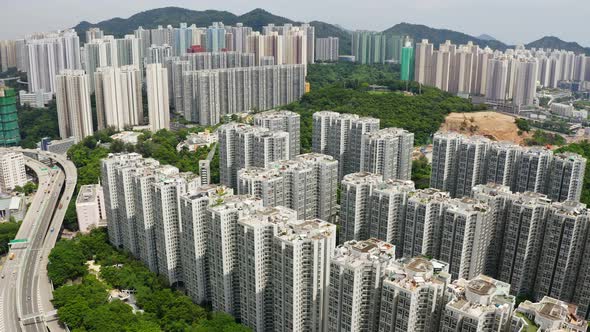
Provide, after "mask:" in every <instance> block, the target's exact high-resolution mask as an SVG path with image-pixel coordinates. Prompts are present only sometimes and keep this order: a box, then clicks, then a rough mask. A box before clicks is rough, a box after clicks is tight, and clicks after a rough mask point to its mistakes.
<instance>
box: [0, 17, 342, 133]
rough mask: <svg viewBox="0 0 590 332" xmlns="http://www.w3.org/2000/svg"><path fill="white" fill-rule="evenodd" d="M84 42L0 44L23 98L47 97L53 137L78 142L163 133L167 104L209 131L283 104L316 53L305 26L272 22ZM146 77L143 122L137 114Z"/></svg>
mask: <svg viewBox="0 0 590 332" xmlns="http://www.w3.org/2000/svg"><path fill="white" fill-rule="evenodd" d="M85 37H86V38H85V40H86V43H85V44H84V46H83V47H82V48H81V47H80V40H79V37H78V36H77V34H76V32H75V31H73V30H67V31H59V32H56V33H43V34H36V35H31V36H27V37H26V38H25V39H22V40H18V41H2V42H0V58H1V60H0V62H1V63H2V69H7V68H10V67H17V68H18V69H19V70H21V71H23V72H27V74H28V81H29V91H28V93H25V92H22V93H21V99H22V100H23V101H24V102H28V103H31V104H32V105H33V106H37V107H42V106H44V104H45V103H46V102H47V101H48V100H49V99H50V98H49V99H48V98H47V96H49V97H50V96H51V95H53V94H55V95H56V98H57V105H58V115H59V122H60V136H62V137H71V136H73V137H75V138H76V139H77V140H80V139H82V138H83V137H85V136H87V135H90V134H91V133H92V131H93V128H94V127H98V128H99V129H102V128H104V127H109V126H112V127H115V128H116V129H119V130H121V129H123V128H124V127H127V126H135V125H144V124H146V123H149V126H150V128H151V129H152V130H154V131H157V130H159V129H162V128H169V126H170V114H169V112H170V107H171V106H172V107H173V108H174V109H175V110H176V112H178V113H180V114H182V115H184V116H185V118H186V119H188V120H190V121H193V122H198V123H200V124H204V125H214V124H217V123H219V122H220V119H221V118H222V117H223V116H225V115H228V114H234V113H241V112H245V111H251V110H266V109H271V108H274V107H277V106H280V105H284V104H288V103H291V102H293V101H295V100H297V99H298V98H299V97H301V95H303V93H304V92H305V88H306V87H305V75H306V64H307V63H313V62H314V55H315V31H314V28H313V27H312V26H310V25H309V24H302V25H300V26H293V25H290V24H286V25H284V26H275V25H272V24H271V25H268V26H265V27H263V31H262V32H261V33H260V32H254V31H252V28H250V27H244V26H243V25H242V24H237V25H236V26H235V27H230V26H224V25H223V24H222V23H214V24H212V25H211V26H210V27H208V28H198V27H196V26H195V25H192V26H190V27H189V26H187V24H185V23H183V24H181V25H180V26H179V27H178V28H172V27H171V26H168V27H166V28H163V27H161V26H160V27H158V28H156V29H151V30H145V29H143V28H141V27H139V28H138V29H137V30H135V31H134V33H133V34H130V35H125V36H124V37H123V38H115V37H113V36H107V35H104V33H103V32H102V31H101V30H100V29H97V28H91V29H90V30H89V31H87V32H86V36H85ZM336 43H337V41H336ZM336 49H337V45H336ZM19 60H22V61H19ZM144 75H145V76H144ZM144 79H145V87H146V90H147V92H148V93H147V97H148V98H147V103H148V118H149V121H145V119H144V114H143V103H144V102H145V101H144V100H143V98H142V89H143V83H144ZM84 81H85V82H84ZM93 93H94V94H96V103H97V106H96V108H97V113H98V114H97V115H98V119H97V122H98V123H96V124H93V123H92V116H91V108H90V96H91V95H92V94H93ZM74 104H75V105H74Z"/></svg>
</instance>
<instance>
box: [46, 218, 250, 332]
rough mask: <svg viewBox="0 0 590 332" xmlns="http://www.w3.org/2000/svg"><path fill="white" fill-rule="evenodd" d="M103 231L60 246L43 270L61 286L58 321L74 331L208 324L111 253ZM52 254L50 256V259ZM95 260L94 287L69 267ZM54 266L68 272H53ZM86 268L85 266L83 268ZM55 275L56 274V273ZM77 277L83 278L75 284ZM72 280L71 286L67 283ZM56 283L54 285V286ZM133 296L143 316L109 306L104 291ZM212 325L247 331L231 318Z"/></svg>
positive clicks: (198, 311)
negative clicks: (124, 291)
mask: <svg viewBox="0 0 590 332" xmlns="http://www.w3.org/2000/svg"><path fill="white" fill-rule="evenodd" d="M107 238H108V236H107V233H106V230H104V229H95V230H93V231H92V232H91V233H90V234H88V235H78V236H76V237H75V238H74V239H72V240H62V241H60V242H59V243H58V245H57V246H56V247H55V248H54V249H53V251H52V253H51V255H50V257H51V259H52V260H51V264H49V265H48V269H50V270H51V271H52V272H51V273H52V275H58V276H59V277H60V278H62V279H63V280H62V282H61V283H59V284H56V285H61V286H59V287H58V288H57V289H56V290H55V291H54V299H53V303H54V305H55V307H56V308H57V309H58V316H59V318H60V321H62V322H64V323H66V324H68V326H69V327H70V328H71V329H72V330H74V331H76V330H78V331H109V330H113V331H130V332H135V331H142V332H143V331H162V330H163V331H171V332H172V331H179V332H180V331H189V330H191V329H192V328H193V327H198V326H206V325H202V324H203V323H204V322H206V321H208V320H209V319H213V318H214V317H216V316H215V315H214V316H212V317H208V315H207V312H206V310H205V309H204V308H202V307H200V306H198V305H196V304H194V303H193V302H192V301H191V300H190V299H189V298H188V297H187V296H185V295H183V294H181V293H180V292H179V291H176V290H172V289H170V288H169V287H168V286H167V284H166V282H165V281H164V280H163V279H162V278H161V277H159V276H157V275H156V274H154V273H153V272H151V271H149V269H147V267H146V266H145V265H143V264H142V263H141V262H139V261H136V260H135V259H134V258H132V257H130V256H128V255H127V254H126V253H124V252H121V251H118V250H116V249H115V248H113V247H112V246H110V245H109V244H108V243H107ZM54 252H55V253H54ZM89 259H94V260H95V261H96V264H99V265H100V266H101V270H100V278H101V280H102V281H99V280H98V279H97V278H96V277H95V276H94V275H92V274H88V273H87V272H85V273H80V271H79V270H77V269H75V268H70V267H71V266H76V267H77V266H83V265H84V262H86V260H89ZM54 265H65V266H67V267H68V268H65V269H59V270H57V269H55V267H54ZM84 268H85V266H84ZM57 272H59V273H57ZM81 276H82V278H80V277H81ZM70 280H76V282H75V283H69V282H68V281H70ZM54 283H55V281H54ZM110 288H119V289H130V290H135V291H136V293H135V297H136V299H137V305H138V306H139V307H140V308H141V309H142V310H143V311H144V314H140V313H133V312H132V309H131V307H130V306H128V305H127V304H126V303H124V302H121V301H119V300H114V301H111V302H109V294H108V291H107V289H110ZM213 325H214V326H216V327H219V328H220V329H219V331H249V330H248V329H245V328H244V327H243V326H241V325H239V324H237V323H235V321H234V320H233V318H231V316H229V318H227V317H226V318H224V319H221V318H219V317H218V319H217V320H216V321H215V322H213Z"/></svg>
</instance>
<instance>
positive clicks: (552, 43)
mask: <svg viewBox="0 0 590 332" xmlns="http://www.w3.org/2000/svg"><path fill="white" fill-rule="evenodd" d="M181 22H186V23H188V24H193V23H194V24H196V25H197V26H209V25H211V23H213V22H223V23H224V24H227V25H235V24H236V23H244V25H246V26H251V27H252V28H254V30H261V28H262V27H263V26H265V25H267V24H270V23H274V24H285V23H301V22H298V21H296V20H292V19H289V18H286V17H281V16H277V15H274V14H272V13H269V12H268V11H266V10H264V9H261V8H257V9H254V10H252V11H250V12H248V13H245V14H243V15H236V14H233V13H230V12H228V11H219V10H203V11H198V10H191V9H185V8H179V7H165V8H157V9H151V10H147V11H143V12H140V13H137V14H135V15H133V16H131V17H129V18H119V17H117V18H112V19H109V20H105V21H102V22H98V23H90V22H87V21H83V22H80V23H79V24H78V25H76V26H75V27H74V29H76V31H77V32H78V34H79V35H80V38H81V40H82V41H84V38H85V36H84V31H86V30H88V29H89V28H91V27H98V28H101V29H102V30H103V31H104V32H105V33H106V34H110V35H114V36H116V37H122V36H123V35H125V34H128V33H132V32H133V30H135V29H137V27H138V26H142V27H144V28H145V29H149V28H156V27H157V26H158V25H163V26H166V25H169V24H170V25H172V26H178V24H179V23H181ZM310 24H311V25H313V26H314V27H315V29H316V37H320V38H321V37H330V36H332V37H339V38H340V53H341V54H350V50H351V48H350V44H351V33H350V31H349V30H346V29H344V28H342V27H340V26H337V25H334V24H330V23H326V22H322V21H312V22H310ZM384 32H385V33H388V34H397V35H409V36H411V37H412V38H414V40H415V41H419V40H421V39H428V40H430V41H431V42H433V43H434V44H435V45H436V47H438V44H440V43H444V42H445V41H446V40H451V41H452V42H453V43H455V44H465V43H467V42H469V41H472V42H474V43H475V44H477V45H479V46H481V47H485V46H489V47H491V48H493V49H499V50H505V49H506V48H507V47H510V46H509V45H507V44H504V43H502V42H501V41H498V40H486V39H480V38H478V37H475V36H472V35H468V34H465V33H462V32H457V31H453V30H448V29H437V28H432V27H428V26H426V25H420V24H411V23H399V24H396V25H393V26H392V27H390V28H389V29H387V30H385V31H384ZM527 47H537V48H559V49H565V50H568V51H573V52H576V53H582V52H584V53H586V54H590V48H585V47H583V46H580V45H579V44H578V43H575V42H565V41H563V40H561V39H559V38H557V37H543V38H541V39H539V40H536V41H534V42H531V43H529V44H527Z"/></svg>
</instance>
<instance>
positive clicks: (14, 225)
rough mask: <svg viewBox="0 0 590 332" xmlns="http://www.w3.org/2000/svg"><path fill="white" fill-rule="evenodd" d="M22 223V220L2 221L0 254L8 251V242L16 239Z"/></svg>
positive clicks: (0, 223)
mask: <svg viewBox="0 0 590 332" xmlns="http://www.w3.org/2000/svg"><path fill="white" fill-rule="evenodd" d="M13 219H14V218H13ZM20 225H21V223H20V222H14V221H10V220H9V221H8V222H0V255H4V254H6V253H7V252H8V242H10V240H12V239H14V237H15V236H16V233H17V232H18V229H19V228H20Z"/></svg>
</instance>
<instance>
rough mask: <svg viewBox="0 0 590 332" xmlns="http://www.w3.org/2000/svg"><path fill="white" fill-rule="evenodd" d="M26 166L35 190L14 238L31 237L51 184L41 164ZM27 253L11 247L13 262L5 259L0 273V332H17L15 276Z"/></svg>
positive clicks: (20, 246) (25, 249) (50, 176)
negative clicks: (0, 279) (34, 179)
mask: <svg viewBox="0 0 590 332" xmlns="http://www.w3.org/2000/svg"><path fill="white" fill-rule="evenodd" d="M26 165H27V167H29V168H30V169H31V170H32V171H33V172H34V173H36V174H37V178H38V180H39V189H38V190H37V193H36V194H35V196H34V197H33V200H32V202H31V205H30V207H29V210H28V213H27V214H26V215H25V218H24V220H23V223H22V225H21V227H20V229H19V231H18V234H17V236H16V238H18V239H28V238H30V237H31V236H32V235H33V234H32V233H33V230H34V229H35V228H36V224H37V221H38V219H37V218H35V217H36V216H37V215H38V213H39V212H41V211H43V210H44V208H45V206H46V204H44V203H45V201H46V197H47V194H46V191H47V190H48V188H49V187H50V186H51V184H52V183H53V181H51V179H52V174H55V173H53V172H52V171H51V170H49V169H48V168H47V167H46V166H45V165H44V164H42V163H39V162H37V161H34V160H31V159H27V161H26ZM27 250H28V244H27V245H19V246H14V247H13V248H12V250H11V252H13V253H14V254H15V258H14V259H13V260H7V261H6V264H5V265H4V267H3V269H2V271H1V272H0V273H1V274H2V275H3V276H4V280H7V281H8V282H6V283H4V282H2V283H0V309H1V310H0V313H2V316H1V317H0V331H18V330H19V329H20V328H19V326H18V321H19V320H18V316H19V315H18V307H17V306H16V303H17V292H16V290H17V284H18V278H19V277H20V274H19V273H18V272H19V270H20V269H21V266H22V265H23V264H24V261H25V253H26V252H27Z"/></svg>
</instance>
